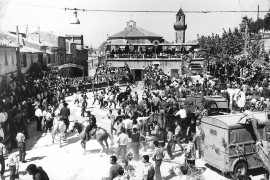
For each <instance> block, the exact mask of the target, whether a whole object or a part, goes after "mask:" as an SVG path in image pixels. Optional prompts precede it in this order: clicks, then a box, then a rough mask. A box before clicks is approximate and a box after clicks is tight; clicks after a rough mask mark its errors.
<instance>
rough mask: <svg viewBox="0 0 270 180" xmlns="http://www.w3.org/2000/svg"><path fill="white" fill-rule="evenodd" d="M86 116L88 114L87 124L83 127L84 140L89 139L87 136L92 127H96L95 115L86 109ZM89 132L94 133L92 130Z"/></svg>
mask: <svg viewBox="0 0 270 180" xmlns="http://www.w3.org/2000/svg"><path fill="white" fill-rule="evenodd" d="M87 116H88V120H87V122H88V125H87V126H86V129H85V141H89V139H90V136H89V133H90V132H91V131H92V130H93V129H97V124H96V123H97V120H96V117H95V116H94V115H93V114H91V112H90V111H87ZM91 134H94V132H92V133H91Z"/></svg>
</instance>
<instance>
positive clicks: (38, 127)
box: [35, 105, 43, 131]
mask: <svg viewBox="0 0 270 180" xmlns="http://www.w3.org/2000/svg"><path fill="white" fill-rule="evenodd" d="M42 115H43V114H42V110H41V106H40V105H38V108H37V109H36V111H35V116H36V118H37V131H42V130H41V121H42Z"/></svg>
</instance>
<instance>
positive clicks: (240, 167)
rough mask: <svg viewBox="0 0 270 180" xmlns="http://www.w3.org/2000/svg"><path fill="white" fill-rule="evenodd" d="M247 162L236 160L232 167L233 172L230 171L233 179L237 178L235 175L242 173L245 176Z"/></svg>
mask: <svg viewBox="0 0 270 180" xmlns="http://www.w3.org/2000/svg"><path fill="white" fill-rule="evenodd" d="M247 170H248V167H247V164H246V163H245V162H243V161H241V162H238V163H237V164H236V165H235V166H234V168H233V172H231V177H232V178H233V179H237V175H243V176H246V175H247Z"/></svg>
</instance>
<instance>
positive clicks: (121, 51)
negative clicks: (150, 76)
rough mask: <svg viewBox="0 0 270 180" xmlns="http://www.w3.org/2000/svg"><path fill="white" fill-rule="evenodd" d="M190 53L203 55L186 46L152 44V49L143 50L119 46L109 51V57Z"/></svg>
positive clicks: (146, 56)
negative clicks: (155, 45)
mask: <svg viewBox="0 0 270 180" xmlns="http://www.w3.org/2000/svg"><path fill="white" fill-rule="evenodd" d="M187 54H188V55H190V56H192V57H194V58H200V57H201V56H200V55H199V54H198V53H197V52H195V51H193V50H190V51H186V50H185V48H182V49H181V50H177V49H175V48H173V49H164V50H163V49H162V48H159V47H157V48H155V47H152V46H151V49H148V48H146V49H145V50H143V49H142V48H141V49H139V50H135V49H133V50H130V49H129V48H128V46H126V48H125V49H121V48H119V49H118V50H114V49H112V50H111V51H110V52H109V51H108V52H107V57H109V58H128V59H130V58H139V59H140V58H142V59H143V58H180V59H181V58H183V56H184V55H187Z"/></svg>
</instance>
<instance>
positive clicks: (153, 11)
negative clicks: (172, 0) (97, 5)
mask: <svg viewBox="0 0 270 180" xmlns="http://www.w3.org/2000/svg"><path fill="white" fill-rule="evenodd" d="M0 1H1V0H0ZM10 3H13V4H19V5H23V6H34V7H42V8H53V9H63V10H77V11H88V12H113V13H177V12H178V11H171V10H170V11H166V10H165V11H162V10H114V9H79V8H62V7H57V6H47V5H46V6H45V5H38V4H27V3H21V2H18V1H16V2H15V1H10ZM259 12H262V13H263V12H264V13H267V12H270V10H267V11H259ZM185 13H204V14H206V13H258V11H257V10H251V11H242V10H240V11H237V10H225V11H223V10H217V11H198V10H194V11H189V10H186V11H185Z"/></svg>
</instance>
